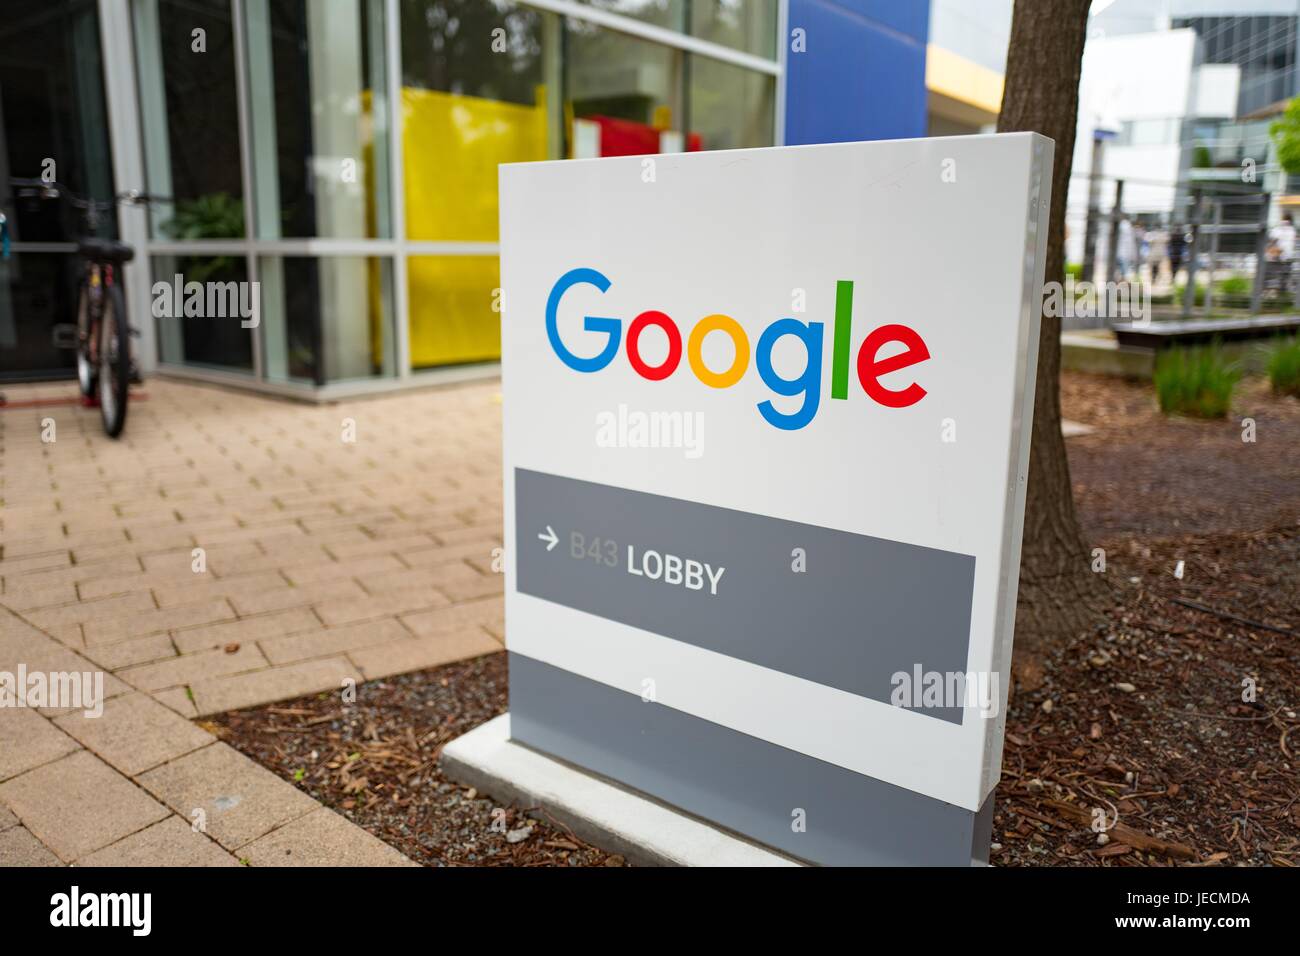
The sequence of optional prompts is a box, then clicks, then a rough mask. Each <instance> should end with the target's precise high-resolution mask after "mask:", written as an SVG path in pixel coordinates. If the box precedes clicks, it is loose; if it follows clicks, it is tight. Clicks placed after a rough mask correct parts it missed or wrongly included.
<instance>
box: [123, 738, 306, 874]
mask: <svg viewBox="0 0 1300 956" xmlns="http://www.w3.org/2000/svg"><path fill="white" fill-rule="evenodd" d="M137 782H138V783H139V784H140V785H141V786H142V787H144V788H145V789H146V790H148V791H149V792H150V793H153V794H154V795H155V796H157V797H158V798H159V799H160V800H162V801H163V802H164V803H166V804H167V805H168V806H169V807H171V808H172V809H173V810H175V811H176V813H177V814H178V815H179V816H181V817H182V818H184V819H186V820H192V819H193V812H194V811H195V810H196V809H200V810H202V811H203V812H204V814H205V815H206V819H207V834H208V836H210V837H212V839H214V840H216V841H217V842H218V843H220V844H221V845H222V846H223V847H225V848H226V849H228V850H238V849H239V847H241V846H243V845H244V844H246V843H249V842H251V841H253V840H256V839H257V838H258V837H260V836H263V835H264V834H267V833H269V832H271V831H272V830H273V829H275V828H276V827H279V826H283V825H284V824H286V823H288V822H289V821H290V820H296V819H297V818H298V817H301V816H303V815H305V814H307V813H310V812H311V811H312V810H314V809H316V808H317V807H318V806H319V804H318V803H317V802H316V801H315V800H313V799H312V798H311V797H309V796H307V795H306V794H305V793H303V792H302V791H300V790H298V789H297V788H295V787H293V786H292V785H291V784H288V783H286V782H285V781H283V780H281V779H280V778H279V777H277V776H276V775H275V774H273V773H271V772H270V771H269V770H266V769H264V768H262V767H259V766H258V765H257V764H255V763H254V762H253V761H251V760H249V759H248V758H247V757H245V756H244V755H243V754H241V753H239V752H237V751H235V750H233V749H232V748H230V747H228V746H226V745H225V744H223V743H215V744H211V745H209V746H207V747H204V748H203V749H202V750H197V751H195V752H194V753H192V754H188V755H187V756H184V757H181V758H180V759H179V760H173V761H172V762H171V763H167V764H163V766H161V767H158V768H157V769H154V770H151V771H149V772H148V773H145V774H142V775H141V776H140V777H139V778H138V781H137Z"/></svg>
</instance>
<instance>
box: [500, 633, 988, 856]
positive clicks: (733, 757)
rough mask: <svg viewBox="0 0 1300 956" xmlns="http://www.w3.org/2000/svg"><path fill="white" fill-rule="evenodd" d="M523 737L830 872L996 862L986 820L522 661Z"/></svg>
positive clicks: (517, 678)
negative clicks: (843, 868)
mask: <svg viewBox="0 0 1300 956" xmlns="http://www.w3.org/2000/svg"><path fill="white" fill-rule="evenodd" d="M510 732H511V736H512V738H513V739H515V740H517V741H519V742H520V743H522V744H526V745H527V746H530V747H533V748H535V749H537V750H540V751H543V752H545V753H548V754H552V755H554V756H556V757H559V758H561V759H562V760H567V761H569V762H571V763H574V764H577V765H578V766H580V767H583V768H586V769H587V770H589V771H592V772H594V773H597V774H602V775H604V776H606V777H609V778H611V779H613V780H617V781H619V782H620V783H623V784H626V785H627V786H630V787H633V788H634V789H637V790H640V791H643V792H645V793H648V794H650V795H651V796H654V797H657V798H659V799H661V800H664V801H666V802H667V803H670V804H672V805H674V806H676V807H680V808H681V809H683V810H685V811H686V812H688V813H693V814H695V815H697V816H700V817H703V818H705V819H707V820H714V821H719V822H723V823H724V825H725V826H727V827H729V828H730V829H733V830H736V831H738V832H740V833H744V834H746V835H747V836H749V837H752V838H753V839H755V840H758V841H760V842H762V843H766V844H767V845H769V846H772V847H775V848H776V849H778V850H782V851H784V852H786V853H789V854H790V855H792V856H796V857H799V858H800V859H803V860H808V861H809V862H812V863H820V864H824V865H830V866H969V865H971V863H972V862H973V861H974V862H987V861H988V852H989V837H990V834H991V830H992V826H993V794H990V795H989V797H988V799H987V800H985V802H984V805H983V807H981V809H980V811H979V812H978V813H972V812H971V811H970V810H967V809H965V808H963V807H958V806H953V805H952V804H949V803H944V802H943V801H941V800H935V799H934V798H933V797H926V796H923V795H921V794H919V793H914V792H912V791H911V790H906V789H904V788H902V787H896V786H894V785H893V784H889V783H885V782H884V781H882V780H876V779H875V778H873V777H867V776H864V775H862V774H859V773H854V772H853V771H852V770H846V769H844V768H843V767H837V766H835V765H834V764H830V763H826V762H824V761H821V760H817V759H815V758H813V757H809V756H807V755H806V754H801V753H798V752H797V751H794V750H788V749H786V748H784V747H778V746H777V745H776V744H772V743H768V742H767V741H765V740H760V739H759V738H757V737H751V736H749V735H748V734H742V733H740V732H739V731H735V730H731V729H730V728H727V727H723V726H721V725H720V724H715V723H712V722H710V721H707V720H704V719H702V718H699V717H693V716H691V715H690V714H685V713H682V712H681V711H678V710H673V709H672V708H671V707H665V706H663V705H662V704H656V703H647V702H645V701H643V700H641V698H640V697H638V696H636V695H635V694H629V693H626V692H625V691H621V690H617V689H616V688H613V687H609V686H607V685H605V684H601V683H598V682H596V681H593V680H589V679H587V678H585V677H579V676H578V675H576V674H572V673H570V672H569V671H566V670H562V669H560V668H558V667H552V666H551V665H550V664H544V663H542V662H540V661H537V660H534V659H532V658H530V657H525V656H524V655H522V654H517V653H513V652H512V653H511V654H510Z"/></svg>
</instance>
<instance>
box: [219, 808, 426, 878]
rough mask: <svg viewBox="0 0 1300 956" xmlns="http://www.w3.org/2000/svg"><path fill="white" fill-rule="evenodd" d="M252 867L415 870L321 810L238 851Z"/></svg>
mask: <svg viewBox="0 0 1300 956" xmlns="http://www.w3.org/2000/svg"><path fill="white" fill-rule="evenodd" d="M239 855H240V856H241V857H242V858H244V859H246V860H248V862H249V865H251V866H415V865H416V864H415V863H413V862H411V861H410V860H409V859H407V858H406V857H405V856H403V855H402V854H401V853H400V852H398V851H397V850H395V849H393V848H392V847H391V846H389V845H388V844H387V843H384V842H383V841H382V840H379V839H376V838H375V837H373V836H371V835H370V834H369V833H367V832H366V831H365V830H363V829H361V828H360V827H359V826H357V825H356V824H354V823H352V822H351V821H349V820H345V819H344V818H343V817H341V816H339V815H338V814H337V813H335V812H334V811H332V810H328V809H326V808H325V807H321V808H320V809H318V810H313V811H312V812H311V813H309V814H307V815H306V816H304V817H299V818H298V819H297V820H294V821H293V822H292V823H289V824H286V825H285V826H282V827H280V829H278V830H276V831H274V832H272V833H268V834H267V835H266V836H264V837H262V838H261V839H260V840H255V841H254V842H252V843H250V844H249V845H248V846H246V847H244V848H243V849H242V850H240V851H239Z"/></svg>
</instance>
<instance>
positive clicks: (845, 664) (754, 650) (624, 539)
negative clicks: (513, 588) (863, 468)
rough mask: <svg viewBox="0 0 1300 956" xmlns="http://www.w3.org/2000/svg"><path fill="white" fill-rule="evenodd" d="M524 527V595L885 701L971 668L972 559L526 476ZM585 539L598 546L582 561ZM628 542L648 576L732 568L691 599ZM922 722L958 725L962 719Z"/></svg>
mask: <svg viewBox="0 0 1300 956" xmlns="http://www.w3.org/2000/svg"><path fill="white" fill-rule="evenodd" d="M845 480H846V481H851V480H852V479H851V476H846V478H845ZM882 507H887V505H882ZM548 527H550V528H553V529H554V532H555V534H556V535H557V536H558V537H559V539H560V540H559V543H558V545H556V546H555V547H554V548H552V549H550V550H548V549H547V545H546V543H545V542H543V541H541V540H539V539H538V535H539V534H544V533H546V529H547V528H548ZM515 529H516V542H515V547H516V552H515V553H516V555H517V568H518V578H517V587H518V590H519V592H520V593H522V594H529V595H532V596H534V597H539V598H544V599H545V600H548V601H553V602H555V603H556V604H562V605H564V606H565V607H571V608H575V609H576V610H580V611H586V612H588V613H590V614H596V615H599V616H600V617H604V618H607V619H609V620H611V621H618V622H620V623H622V624H629V625H631V626H633V627H637V628H640V629H642V630H646V631H650V632H651V633H654V634H660V635H663V636H664V637H670V638H673V639H674V640H678V641H682V642H684V643H686V644H691V645H694V646H695V647H703V648H706V649H708V650H711V651H717V652H718V653H720V654H726V655H728V656H730V657H736V658H739V659H741V660H745V661H749V662H751V663H754V664H759V665H762V666H763V667H768V668H771V669H772V670H776V671H780V672H781V673H784V674H791V675H794V676H796V677H802V678H805V679H807V680H811V681H815V682H817V683H819V684H825V685H826V686H828V687H835V688H838V689H840V690H844V691H848V692H849V693H852V694H857V695H859V696H861V697H867V698H870V699H871V700H878V701H883V702H885V703H889V701H890V695H891V691H892V690H893V686H894V685H893V684H892V683H891V677H892V675H893V674H895V673H897V672H900V671H901V672H904V673H907V674H908V675H911V674H913V672H914V670H915V668H916V667H917V665H920V667H921V669H922V670H924V671H938V672H943V673H960V672H964V671H965V670H966V657H967V644H968V642H969V639H970V613H971V598H972V595H973V593H974V581H975V559H974V558H973V557H971V556H969V555H963V554H954V553H952V552H948V551H940V550H937V549H934V548H924V547H919V546H917V545H910V544H901V543H899V542H897V541H889V540H886V539H884V538H872V537H868V536H866V535H861V534H852V533H850V532H847V531H838V530H834V529H831V528H821V527H818V526H816V525H808V524H800V523H799V522H796V521H786V520H783V519H779V518H768V517H764V516H762V515H756V514H750V513H748V512H744V511H734V510H732V509H730V508H720V507H716V506H714V505H705V504H698V503H695V502H690V501H682V500H680V499H677V498H666V497H663V496H661V495H652V494H645V493H643V492H639V491H628V490H627V489H624V488H614V487H611V486H609V485H600V484H595V483H592V482H589V481H580V480H578V479H574V478H561V477H558V476H556V475H548V474H543V473H541V472H536V471H527V470H525V469H522V468H517V469H515ZM575 533H576V534H578V535H581V539H582V540H581V545H582V546H585V547H586V548H589V547H590V546H591V544H592V542H593V541H595V540H596V539H599V546H598V547H597V548H596V549H594V551H593V553H592V554H591V555H587V554H586V550H584V549H583V548H579V549H578V550H573V549H574V548H575V547H578V542H577V541H576V540H575V539H574V538H573V537H572V536H573V535H574V534H575ZM611 542H612V543H613V546H612V547H611V544H610V543H611ZM629 545H631V546H633V548H634V549H635V550H634V552H633V561H634V564H636V565H637V566H640V565H641V562H642V559H643V557H644V556H645V553H646V552H647V551H655V552H659V553H660V554H671V555H675V556H677V557H678V558H681V559H683V560H685V559H692V560H694V561H698V562H700V563H701V564H705V563H707V565H708V566H709V567H710V568H711V569H712V570H713V571H714V572H715V573H716V572H717V569H718V568H719V567H722V568H725V571H723V572H722V575H721V578H720V579H719V580H718V582H717V588H716V590H717V593H716V594H711V593H710V590H711V588H710V583H709V580H708V578H707V575H706V576H704V577H702V578H701V579H700V583H701V587H700V589H698V590H692V589H689V588H687V587H684V586H682V585H670V584H666V583H664V581H663V580H657V581H656V580H652V579H651V578H650V577H648V576H646V575H642V576H637V575H634V574H630V573H629V572H628V568H627V564H628V547H629ZM795 548H802V549H803V551H804V553H805V554H806V559H807V570H806V571H804V572H801V573H797V572H795V571H793V570H792V564H793V561H794V559H793V557H792V553H793V551H794V549H795ZM598 555H599V558H598V557H597V556H598ZM610 559H612V560H613V561H614V565H613V566H611V565H610V564H609V563H606V562H607V561H609V560H610ZM653 568H654V561H653V559H652V564H651V569H652V570H653ZM919 712H920V713H923V714H925V715H926V716H930V717H938V718H940V719H943V720H947V721H950V722H952V723H961V722H962V717H963V714H964V710H963V708H962V707H960V706H956V707H952V706H950V707H933V706H932V707H929V708H925V709H922V710H920V711H919Z"/></svg>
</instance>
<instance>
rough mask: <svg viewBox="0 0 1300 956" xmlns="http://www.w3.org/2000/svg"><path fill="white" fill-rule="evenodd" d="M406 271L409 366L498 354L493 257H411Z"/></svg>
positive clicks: (483, 358)
mask: <svg viewBox="0 0 1300 956" xmlns="http://www.w3.org/2000/svg"><path fill="white" fill-rule="evenodd" d="M407 273H408V278H409V288H410V309H411V343H410V345H411V366H412V368H429V367H431V366H435V365H450V364H454V363H457V362H485V361H492V360H495V359H498V358H500V357H501V314H500V313H499V312H496V311H493V303H494V302H495V298H494V295H495V290H496V289H497V287H498V286H499V285H500V284H501V278H500V275H501V273H500V269H499V268H498V266H497V259H496V256H412V257H410V258H409V259H408V260H407Z"/></svg>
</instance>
